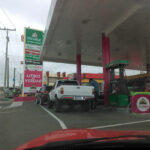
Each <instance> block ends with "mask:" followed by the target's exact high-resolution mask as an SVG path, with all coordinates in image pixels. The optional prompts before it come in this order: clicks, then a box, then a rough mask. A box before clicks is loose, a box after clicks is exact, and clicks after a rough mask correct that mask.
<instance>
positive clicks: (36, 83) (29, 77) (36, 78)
mask: <svg viewBox="0 0 150 150" xmlns="http://www.w3.org/2000/svg"><path fill="white" fill-rule="evenodd" d="M24 87H25V93H28V92H29V93H30V92H33V93H34V92H36V90H37V89H39V87H42V71H31V70H25V72H24Z"/></svg>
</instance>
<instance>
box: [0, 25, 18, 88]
mask: <svg viewBox="0 0 150 150" xmlns="http://www.w3.org/2000/svg"><path fill="white" fill-rule="evenodd" d="M0 30H4V31H6V40H7V41H6V56H5V75H4V87H5V88H6V82H7V80H9V79H7V76H9V75H8V74H7V73H8V72H7V67H8V43H9V36H8V33H9V31H16V29H8V28H0ZM7 83H9V82H7Z"/></svg>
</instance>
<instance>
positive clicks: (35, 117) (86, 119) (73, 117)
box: [0, 102, 150, 150]
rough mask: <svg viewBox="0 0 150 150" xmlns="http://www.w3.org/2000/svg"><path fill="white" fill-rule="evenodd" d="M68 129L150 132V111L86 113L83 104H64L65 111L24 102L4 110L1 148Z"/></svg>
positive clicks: (7, 149)
mask: <svg viewBox="0 0 150 150" xmlns="http://www.w3.org/2000/svg"><path fill="white" fill-rule="evenodd" d="M16 103H17V102H16ZM65 128H66V129H70V128H71V129H72V128H93V129H98V130H144V131H150V114H142V115H139V114H132V113H128V112H126V111H116V110H114V109H113V108H109V107H108V108H104V107H102V106H99V107H98V108H97V110H95V111H90V112H84V111H83V110H82V109H81V108H80V107H79V106H76V107H75V108H74V109H72V110H69V109H68V108H67V107H64V108H63V111H62V112H61V113H55V112H54V110H53V109H48V108H47V106H42V107H41V106H39V105H37V104H35V102H24V103H23V105H21V106H19V105H18V107H10V108H8V107H7V108H6V109H5V108H2V109H0V135H1V138H0V149H3V150H11V149H14V148H15V147H17V146H19V145H21V144H24V143H25V142H28V141H29V140H32V139H34V138H36V137H38V136H41V135H43V134H46V133H48V132H51V131H56V130H61V129H65Z"/></svg>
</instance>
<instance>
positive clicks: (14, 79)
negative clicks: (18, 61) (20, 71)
mask: <svg viewBox="0 0 150 150" xmlns="http://www.w3.org/2000/svg"><path fill="white" fill-rule="evenodd" d="M13 81H14V86H13V87H14V89H15V82H16V68H14V78H13Z"/></svg>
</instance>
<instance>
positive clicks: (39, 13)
mask: <svg viewBox="0 0 150 150" xmlns="http://www.w3.org/2000/svg"><path fill="white" fill-rule="evenodd" d="M50 4H51V0H0V18H1V19H0V27H1V28H4V27H6V28H11V29H12V28H16V32H9V37H10V42H9V52H8V54H9V59H10V60H9V61H10V85H11V86H12V81H13V69H14V67H16V80H17V81H16V82H17V84H18V83H19V78H20V73H22V71H23V67H22V65H21V64H20V61H21V60H23V43H22V42H21V34H23V32H24V27H31V28H35V29H40V30H43V31H44V28H45V25H46V20H47V16H48V12H49V7H50ZM5 49H6V32H5V31H0V86H2V85H3V82H4V65H5ZM66 68H67V69H66ZM44 71H50V72H52V73H56V72H59V71H60V72H67V73H73V72H76V66H75V65H69V64H61V63H48V62H44ZM82 71H83V72H93V73H100V72H102V68H100V67H90V66H82ZM129 73H130V74H133V73H135V71H130V72H129Z"/></svg>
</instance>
